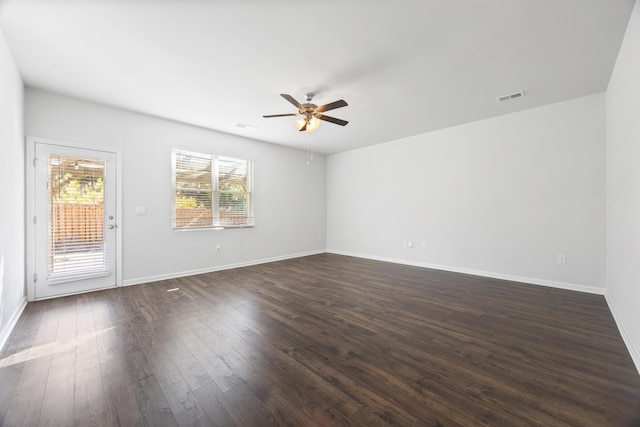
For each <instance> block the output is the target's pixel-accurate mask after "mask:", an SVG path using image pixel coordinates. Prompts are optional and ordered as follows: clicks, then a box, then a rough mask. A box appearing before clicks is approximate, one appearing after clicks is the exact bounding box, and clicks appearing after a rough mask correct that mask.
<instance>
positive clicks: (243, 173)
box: [171, 149, 254, 230]
mask: <svg viewBox="0 0 640 427" xmlns="http://www.w3.org/2000/svg"><path fill="white" fill-rule="evenodd" d="M171 158H172V164H173V189H174V198H173V228H174V229H175V230H183V229H194V228H230V227H250V226H253V225H254V218H253V162H252V161H251V160H243V159H237V158H233V157H226V156H217V155H213V154H203V153H195V152H192V151H185V150H180V149H173V150H172V153H171Z"/></svg>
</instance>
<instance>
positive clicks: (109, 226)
mask: <svg viewBox="0 0 640 427" xmlns="http://www.w3.org/2000/svg"><path fill="white" fill-rule="evenodd" d="M107 228H108V229H109V230H113V229H114V228H116V225H115V224H109V225H107Z"/></svg>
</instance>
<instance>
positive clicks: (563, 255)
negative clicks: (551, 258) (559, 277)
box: [558, 254, 567, 264]
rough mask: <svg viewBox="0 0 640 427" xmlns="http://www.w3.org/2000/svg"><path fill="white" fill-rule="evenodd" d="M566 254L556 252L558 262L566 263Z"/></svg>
mask: <svg viewBox="0 0 640 427" xmlns="http://www.w3.org/2000/svg"><path fill="white" fill-rule="evenodd" d="M566 263H567V256H566V255H565V254H558V264H566Z"/></svg>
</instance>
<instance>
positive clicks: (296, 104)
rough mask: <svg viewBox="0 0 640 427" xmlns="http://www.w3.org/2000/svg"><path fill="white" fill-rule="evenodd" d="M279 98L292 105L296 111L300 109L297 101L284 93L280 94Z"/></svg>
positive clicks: (300, 105)
mask: <svg viewBox="0 0 640 427" xmlns="http://www.w3.org/2000/svg"><path fill="white" fill-rule="evenodd" d="M280 96H281V97H283V98H284V99H286V100H287V101H289V102H290V103H292V104H293V105H295V106H296V107H297V108H298V109H301V108H302V104H300V103H299V102H298V101H296V100H295V99H294V98H293V96H291V95H287V94H286V93H281V94H280Z"/></svg>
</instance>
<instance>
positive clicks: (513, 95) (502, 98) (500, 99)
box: [496, 91, 525, 102]
mask: <svg viewBox="0 0 640 427" xmlns="http://www.w3.org/2000/svg"><path fill="white" fill-rule="evenodd" d="M523 96H525V92H524V91H520V92H516V93H510V94H509V95H503V96H499V97H497V98H496V99H497V100H498V102H504V101H511V100H512V99H516V98H522V97H523Z"/></svg>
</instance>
